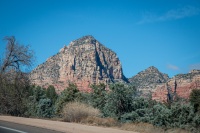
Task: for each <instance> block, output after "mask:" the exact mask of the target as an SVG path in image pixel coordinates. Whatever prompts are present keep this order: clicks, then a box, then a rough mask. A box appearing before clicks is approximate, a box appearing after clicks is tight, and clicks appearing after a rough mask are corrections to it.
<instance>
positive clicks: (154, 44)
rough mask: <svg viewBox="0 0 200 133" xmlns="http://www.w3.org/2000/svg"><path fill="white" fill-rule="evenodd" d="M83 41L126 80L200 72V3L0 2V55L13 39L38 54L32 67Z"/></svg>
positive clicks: (146, 0)
mask: <svg viewBox="0 0 200 133" xmlns="http://www.w3.org/2000/svg"><path fill="white" fill-rule="evenodd" d="M85 35H92V36H94V37H95V38H96V39H97V40H98V41H99V42H101V43H102V44H103V45H105V46H106V47H108V48H110V49H112V50H113V51H115V52H116V53H117V55H118V57H119V59H120V61H121V63H122V67H123V72H124V74H125V76H126V77H132V76H133V75H135V74H137V73H138V72H140V71H142V70H144V69H146V68H148V67H149V66H155V67H157V68H158V69H159V70H160V71H161V72H163V73H167V74H169V76H170V77H172V76H173V75H175V74H178V73H187V72H189V71H190V70H191V69H200V1H199V0H0V52H1V53H2V51H3V49H4V47H5V45H6V42H5V41H3V38H4V37H5V36H15V37H16V39H17V40H18V42H19V43H21V44H30V45H31V48H32V49H33V50H34V51H35V54H36V60H37V61H36V63H35V65H34V67H36V66H37V65H39V64H41V63H43V62H45V61H46V59H47V58H48V57H50V56H52V55H54V54H56V53H57V52H58V51H59V50H60V49H61V48H62V47H63V46H64V45H68V44H69V43H70V42H71V41H72V40H75V39H78V38H80V37H82V36H85ZM1 56H2V54H1ZM34 67H33V68H34Z"/></svg>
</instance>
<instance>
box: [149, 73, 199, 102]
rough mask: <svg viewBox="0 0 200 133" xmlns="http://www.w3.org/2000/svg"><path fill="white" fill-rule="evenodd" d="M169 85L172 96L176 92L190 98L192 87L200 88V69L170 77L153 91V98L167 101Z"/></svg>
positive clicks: (179, 95) (182, 96) (180, 95)
mask: <svg viewBox="0 0 200 133" xmlns="http://www.w3.org/2000/svg"><path fill="white" fill-rule="evenodd" d="M175 82H176V83H175ZM175 84H176V85H175ZM175 86H176V90H175ZM167 87H168V88H169V90H170V94H171V95H172V96H173V94H174V93H176V95H177V96H178V97H181V98H186V99H188V98H189V95H190V92H191V91H192V89H200V70H192V71H191V72H189V73H187V74H178V75H176V76H174V77H173V78H171V79H169V80H168V81H167V83H163V84H160V85H158V86H156V88H155V89H154V90H153V93H152V99H154V100H157V101H166V100H167V94H168V90H167Z"/></svg>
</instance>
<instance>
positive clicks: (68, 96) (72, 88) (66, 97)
mask: <svg viewBox="0 0 200 133" xmlns="http://www.w3.org/2000/svg"><path fill="white" fill-rule="evenodd" d="M79 96H80V93H79V90H78V88H77V86H76V85H75V84H72V83H69V86H68V87H67V88H66V89H65V90H64V91H62V92H61V94H60V95H59V97H58V99H57V100H56V102H55V111H56V114H59V113H60V112H61V110H62V108H63V106H64V104H66V103H67V102H72V101H74V100H76V99H77V98H79Z"/></svg>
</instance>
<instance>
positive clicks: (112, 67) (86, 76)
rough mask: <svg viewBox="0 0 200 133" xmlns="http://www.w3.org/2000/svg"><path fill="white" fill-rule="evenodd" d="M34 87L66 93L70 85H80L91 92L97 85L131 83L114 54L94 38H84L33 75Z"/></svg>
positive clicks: (31, 76) (64, 49)
mask: <svg viewBox="0 0 200 133" xmlns="http://www.w3.org/2000/svg"><path fill="white" fill-rule="evenodd" d="M29 77H30V80H31V82H32V83H33V84H36V85H40V86H44V87H46V86H48V85H54V86H55V88H56V89H58V90H63V89H65V88H66V87H67V85H68V83H69V82H74V83H76V84H77V86H78V88H79V89H80V90H81V91H90V88H89V85H90V84H95V83H106V84H107V83H112V82H116V81H120V82H128V81H127V79H126V78H125V76H124V75H123V72H122V66H121V63H120V61H119V59H118V57H117V55H116V53H114V52H113V51H111V50H110V49H108V48H106V47H105V46H103V45H102V44H101V43H100V42H98V41H97V40H96V39H95V38H94V37H92V36H84V37H82V38H80V39H77V40H75V41H72V42H71V43H70V44H69V45H68V46H64V47H63V48H62V49H60V51H59V52H58V53H57V54H56V55H54V56H52V57H50V58H48V59H47V60H46V62H44V63H43V64H40V65H39V66H38V67H37V68H35V69H34V70H33V71H32V72H31V73H30V76H29Z"/></svg>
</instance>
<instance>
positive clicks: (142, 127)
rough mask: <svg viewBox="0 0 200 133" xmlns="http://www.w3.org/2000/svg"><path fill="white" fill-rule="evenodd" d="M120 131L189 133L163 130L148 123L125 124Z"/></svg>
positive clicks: (179, 130) (181, 130)
mask: <svg viewBox="0 0 200 133" xmlns="http://www.w3.org/2000/svg"><path fill="white" fill-rule="evenodd" d="M121 129H122V130H129V131H135V132H140V133H189V132H188V131H186V130H183V129H168V130H164V129H163V128H158V127H155V126H153V125H152V124H148V123H126V124H123V125H122V126H121Z"/></svg>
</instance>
